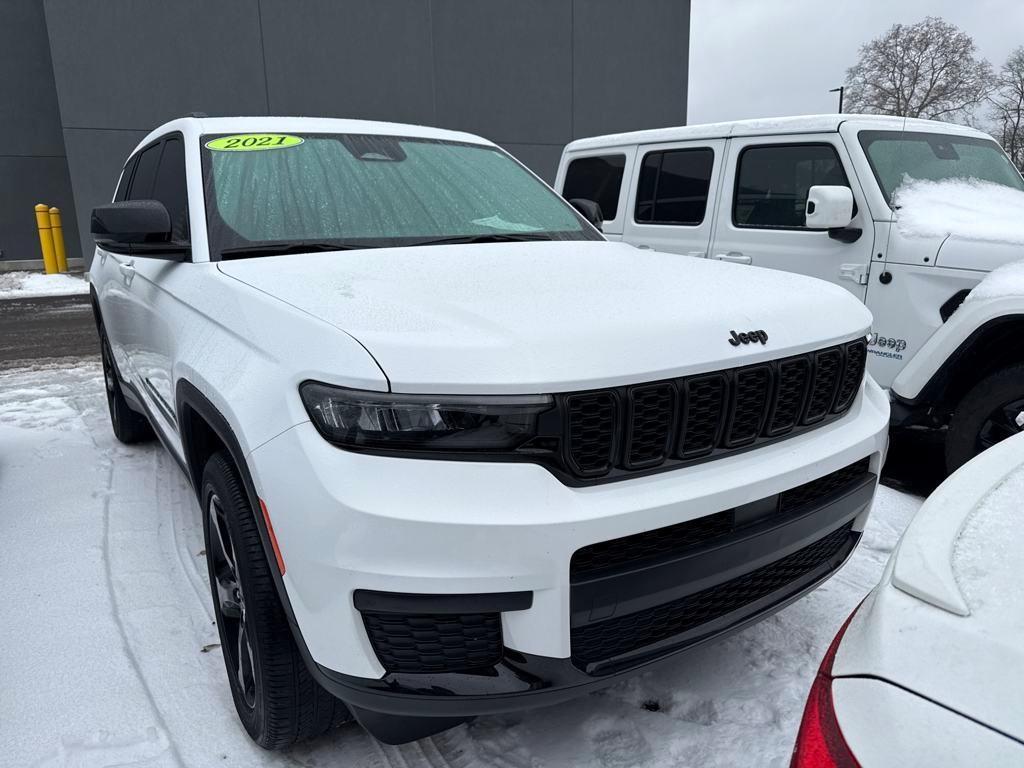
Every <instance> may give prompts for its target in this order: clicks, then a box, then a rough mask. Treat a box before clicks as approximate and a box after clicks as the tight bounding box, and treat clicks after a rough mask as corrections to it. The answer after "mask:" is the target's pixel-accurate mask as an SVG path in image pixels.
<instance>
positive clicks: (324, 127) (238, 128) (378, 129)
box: [139, 115, 493, 147]
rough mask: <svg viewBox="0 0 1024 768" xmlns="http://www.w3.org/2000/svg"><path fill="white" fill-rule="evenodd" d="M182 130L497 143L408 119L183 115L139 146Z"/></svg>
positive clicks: (196, 133) (191, 132)
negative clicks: (384, 120) (374, 135)
mask: <svg viewBox="0 0 1024 768" xmlns="http://www.w3.org/2000/svg"><path fill="white" fill-rule="evenodd" d="M170 131H181V132H182V133H183V134H185V135H186V136H187V137H193V136H201V135H204V134H210V133H362V134H380V135H382V136H410V137H414V138H419V139H440V140H444V141H462V142H468V143H470V144H485V145H489V146H493V142H490V141H488V140H487V139H484V138H481V137H480V136H475V135H473V134H471V133H463V132H462V131H449V130H445V129H444V128H431V127H428V126H423V125H408V124H405V123H386V122H380V121H376V120H348V119H340V118H333V117H272V116H265V115H264V116H259V115H254V116H250V117H182V118H178V119H177V120H171V121H170V122H167V123H164V124H163V125H161V126H159V127H158V128H155V129H154V130H153V131H151V132H150V133H149V134H148V135H147V136H146V138H144V139H143V140H142V141H141V142H140V143H139V146H140V147H141V146H144V145H146V144H148V143H149V142H151V141H153V139H156V138H158V137H160V136H162V135H164V134H165V133H168V132H170Z"/></svg>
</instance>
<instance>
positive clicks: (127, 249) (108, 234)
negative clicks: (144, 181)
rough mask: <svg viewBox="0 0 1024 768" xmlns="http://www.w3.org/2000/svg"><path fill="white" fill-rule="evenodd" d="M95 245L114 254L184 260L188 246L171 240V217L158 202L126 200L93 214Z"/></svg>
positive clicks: (95, 210) (105, 206)
mask: <svg viewBox="0 0 1024 768" xmlns="http://www.w3.org/2000/svg"><path fill="white" fill-rule="evenodd" d="M90 230H91V231H92V236H93V239H94V240H95V241H96V245H98V246H99V247H100V248H103V249H105V250H108V251H112V252H114V253H131V254H135V255H138V256H153V257H156V258H164V259H170V260H177V261H180V260H183V259H184V258H185V255H186V254H187V253H188V252H189V250H190V249H189V245H188V244H187V243H179V242H174V241H172V240H171V216H170V214H169V213H167V208H166V207H165V206H164V204H163V203H161V202H160V201H159V200H125V201H123V202H120V203H110V204H108V205H101V206H99V207H97V208H93V210H92V222H91V226H90Z"/></svg>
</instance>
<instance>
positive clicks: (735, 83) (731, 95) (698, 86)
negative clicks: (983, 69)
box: [687, 0, 1024, 124]
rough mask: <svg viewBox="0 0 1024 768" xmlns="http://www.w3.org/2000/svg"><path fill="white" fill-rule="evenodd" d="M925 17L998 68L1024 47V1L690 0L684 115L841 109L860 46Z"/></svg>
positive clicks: (732, 116)
mask: <svg viewBox="0 0 1024 768" xmlns="http://www.w3.org/2000/svg"><path fill="white" fill-rule="evenodd" d="M929 15H930V16H941V17H942V18H944V19H945V20H946V21H948V22H951V23H953V24H956V25H957V26H958V27H960V28H961V29H962V30H964V31H965V32H967V33H968V34H969V35H971V36H972V37H973V38H974V42H975V43H977V45H978V53H979V55H981V56H983V57H984V58H986V59H988V60H989V61H990V62H992V65H993V66H994V67H996V68H998V67H999V65H1000V64H1002V63H1003V61H1004V60H1005V59H1006V56H1007V54H1008V53H1009V52H1010V51H1011V50H1013V49H1014V48H1016V47H1017V46H1020V45H1024V0H692V6H691V28H690V93H689V104H688V112H689V116H688V120H687V122H689V123H690V124H694V123H707V122H714V121H716V120H739V119H742V118H746V117H773V116H776V115H806V114H818V113H822V112H835V111H836V106H837V97H838V94H835V93H829V92H828V91H829V89H830V88H835V87H836V86H838V85H842V83H843V80H844V78H845V74H846V68H847V67H849V66H850V65H851V64H853V63H854V62H855V61H856V59H857V49H858V48H859V47H860V46H861V44H863V43H865V42H867V41H868V40H870V39H872V38H874V37H878V36H879V35H881V34H882V33H883V32H885V31H886V30H887V29H888V28H889V27H890V26H892V25H893V24H896V23H901V24H913V23H914V22H917V21H920V20H921V19H923V18H924V17H925V16H929Z"/></svg>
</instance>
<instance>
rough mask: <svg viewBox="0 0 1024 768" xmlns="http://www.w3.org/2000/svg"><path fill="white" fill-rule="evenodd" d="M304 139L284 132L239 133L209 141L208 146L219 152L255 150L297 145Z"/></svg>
mask: <svg viewBox="0 0 1024 768" xmlns="http://www.w3.org/2000/svg"><path fill="white" fill-rule="evenodd" d="M302 141H303V139H302V138H301V137H299V136H288V135H286V134H283V133H239V134H236V135H234V136H221V137H220V138H219V139H213V140H211V141H208V142H206V148H207V149H212V150H215V151H217V152H254V151H257V150H260V149H285V148H287V147H297V146H298V145H299V144H301V143H302Z"/></svg>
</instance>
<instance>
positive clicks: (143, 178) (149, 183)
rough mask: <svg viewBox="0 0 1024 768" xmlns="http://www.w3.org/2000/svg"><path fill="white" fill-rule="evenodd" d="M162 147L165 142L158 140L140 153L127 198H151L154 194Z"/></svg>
mask: <svg viewBox="0 0 1024 768" xmlns="http://www.w3.org/2000/svg"><path fill="white" fill-rule="evenodd" d="M161 147H163V143H162V142H158V143H156V144H154V145H153V146H151V147H149V149H144V150H143V151H142V153H141V154H139V160H138V163H137V164H136V165H135V175H134V176H132V182H131V186H130V187H129V188H128V197H127V198H126V199H128V200H149V199H150V198H151V197H152V196H153V181H154V180H155V179H156V168H157V165H159V164H160V149H161Z"/></svg>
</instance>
